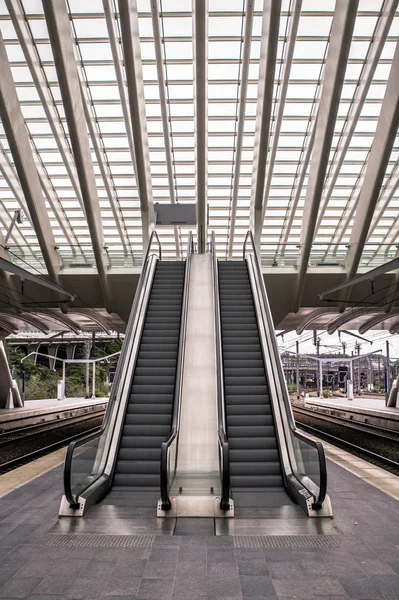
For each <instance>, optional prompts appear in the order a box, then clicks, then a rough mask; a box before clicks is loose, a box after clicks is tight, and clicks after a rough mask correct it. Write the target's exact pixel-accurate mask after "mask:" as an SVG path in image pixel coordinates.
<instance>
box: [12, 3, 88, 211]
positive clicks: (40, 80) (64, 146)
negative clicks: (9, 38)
mask: <svg viewBox="0 0 399 600" xmlns="http://www.w3.org/2000/svg"><path fill="white" fill-rule="evenodd" d="M6 5H7V8H8V12H9V13H10V17H11V20H12V23H13V25H14V29H15V31H16V34H17V36H18V40H19V43H20V45H21V48H22V51H23V53H24V55H25V60H26V63H27V65H28V67H29V70H30V73H31V75H32V79H33V81H34V83H35V86H36V90H37V93H38V94H39V97H40V101H41V103H42V107H43V110H44V112H45V113H46V117H47V120H48V124H49V125H50V127H51V131H52V132H53V135H54V139H55V141H56V143H57V147H58V150H59V151H60V154H61V156H62V160H63V163H64V165H65V168H66V170H67V173H68V176H69V179H70V180H71V183H72V187H73V189H74V192H75V194H76V198H77V200H78V201H79V204H80V206H81V208H82V210H83V211H84V205H83V200H82V195H81V191H80V186H79V179H78V174H77V172H76V166H75V163H74V158H73V155H72V152H71V149H70V147H69V145H68V142H67V139H66V135H65V131H64V128H63V126H62V123H61V121H60V116H59V114H58V111H57V108H56V106H55V102H54V98H53V96H52V94H51V91H50V87H49V84H48V81H47V78H46V74H45V71H44V69H43V67H42V65H41V60H40V56H39V54H38V52H37V50H36V47H35V44H34V40H33V38H32V34H31V31H30V29H29V26H28V19H27V17H26V14H25V11H24V8H23V6H22V2H21V0H6Z"/></svg>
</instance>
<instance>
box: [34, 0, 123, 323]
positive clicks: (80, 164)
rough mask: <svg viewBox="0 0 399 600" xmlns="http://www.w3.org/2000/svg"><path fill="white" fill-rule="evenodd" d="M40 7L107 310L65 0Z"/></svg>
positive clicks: (96, 209) (108, 299)
mask: <svg viewBox="0 0 399 600" xmlns="http://www.w3.org/2000/svg"><path fill="white" fill-rule="evenodd" d="M43 8H44V14H45V17H46V22H47V27H48V30H49V35H50V42H51V47H52V50H53V55H54V62H55V66H56V69H57V75H58V81H59V85H60V90H61V96H62V100H63V104H64V108H65V115H66V119H67V123H68V129H69V134H70V137H71V143H72V149H73V153H74V156H75V163H76V166H77V170H78V177H79V182H80V188H81V191H82V198H83V203H84V206H85V214H86V219H87V224H88V227H89V231H90V237H91V242H92V245H93V252H94V256H95V260H96V266H97V272H98V278H99V282H100V286H101V291H102V295H103V299H104V305H105V307H106V309H107V310H108V311H110V312H112V309H111V294H110V289H109V282H108V279H107V272H106V268H105V264H104V253H103V248H104V238H103V228H102V221H101V212H100V203H99V199H98V195H97V187H96V179H95V176H94V168H93V162H92V159H91V151H90V145H89V139H88V136H87V132H86V120H85V114H84V108H83V100H82V95H81V90H80V81H79V74H78V68H77V64H76V60H75V55H74V50H73V43H74V42H73V39H72V34H71V28H70V21H69V16H68V12H67V7H66V4H65V1H64V0H44V1H43Z"/></svg>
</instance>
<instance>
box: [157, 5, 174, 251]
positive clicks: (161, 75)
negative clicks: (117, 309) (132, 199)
mask: <svg viewBox="0 0 399 600" xmlns="http://www.w3.org/2000/svg"><path fill="white" fill-rule="evenodd" d="M151 17H152V28H153V30H154V45H155V59H156V63H157V75H158V88H159V100H160V104H161V114H162V129H163V140H164V144H165V154H166V168H167V170H168V184H169V194H170V201H171V203H172V204H176V194H175V178H174V173H173V155H172V147H171V143H170V140H171V130H170V122H169V115H168V102H167V97H166V83H165V82H166V73H165V67H164V61H163V57H162V43H164V42H163V40H162V39H161V37H162V36H161V27H160V14H159V10H158V0H151ZM173 231H174V235H175V246H176V257H177V259H178V260H180V256H181V248H180V240H179V229H178V227H177V226H176V225H175V226H174V227H173Z"/></svg>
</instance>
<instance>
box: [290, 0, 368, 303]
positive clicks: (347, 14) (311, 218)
mask: <svg viewBox="0 0 399 600" xmlns="http://www.w3.org/2000/svg"><path fill="white" fill-rule="evenodd" d="M357 6H358V0H337V2H336V4H335V12H334V17H333V22H332V27H331V37H330V45H329V48H328V54H327V60H326V67H325V72H324V80H323V87H322V90H321V97H320V107H319V111H318V115H317V123H316V133H315V141H314V148H313V156H312V161H311V164H310V172H309V180H308V185H307V190H306V197H305V205H304V210H303V226H302V234H301V245H302V247H301V255H300V262H299V273H298V279H297V284H296V290H295V296H294V306H293V311H294V312H297V311H298V309H299V307H300V305H301V299H302V294H303V288H304V285H305V276H306V272H307V268H308V263H309V257H310V251H311V247H312V242H313V236H314V231H315V226H316V221H317V213H318V210H319V206H320V200H321V194H322V191H323V185H324V178H325V175H326V170H327V165H328V158H329V154H330V148H331V143H332V139H333V134H334V126H335V120H336V117H337V113H338V106H339V101H340V98H341V91H342V85H343V82H344V75H345V70H346V65H347V61H348V55H349V48H350V45H351V41H352V33H353V28H354V25H355V18H356V13H357Z"/></svg>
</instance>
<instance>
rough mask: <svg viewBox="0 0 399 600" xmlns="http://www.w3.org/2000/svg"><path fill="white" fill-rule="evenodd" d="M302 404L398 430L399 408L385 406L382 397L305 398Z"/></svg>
mask: <svg viewBox="0 0 399 600" xmlns="http://www.w3.org/2000/svg"><path fill="white" fill-rule="evenodd" d="M304 406H305V407H307V408H313V409H314V410H317V411H319V412H323V413H325V414H331V415H336V416H340V417H344V418H346V419H351V420H352V421H357V422H359V423H367V424H370V425H376V426H377V427H382V428H384V429H392V430H396V431H399V408H390V407H386V406H385V399H384V398H370V397H365V398H354V399H353V400H348V398H332V399H331V398H328V399H325V398H306V399H304Z"/></svg>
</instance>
